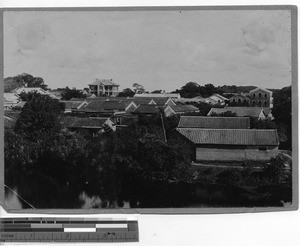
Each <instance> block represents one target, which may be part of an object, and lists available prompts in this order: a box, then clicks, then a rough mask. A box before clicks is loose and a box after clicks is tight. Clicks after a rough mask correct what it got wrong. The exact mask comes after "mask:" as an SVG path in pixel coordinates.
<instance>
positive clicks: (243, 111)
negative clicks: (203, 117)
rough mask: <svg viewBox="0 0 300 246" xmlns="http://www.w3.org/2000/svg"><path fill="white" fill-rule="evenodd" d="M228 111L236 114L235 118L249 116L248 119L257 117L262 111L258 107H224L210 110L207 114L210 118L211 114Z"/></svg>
mask: <svg viewBox="0 0 300 246" xmlns="http://www.w3.org/2000/svg"><path fill="white" fill-rule="evenodd" d="M227 111H230V112H232V113H236V115H237V116H241V117H243V116H250V117H259V114H260V113H261V111H262V108H259V107H225V108H212V109H211V110H210V111H209V113H208V114H207V115H208V116H210V115H211V114H212V113H216V114H221V113H225V112H227Z"/></svg>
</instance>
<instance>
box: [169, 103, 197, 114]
mask: <svg viewBox="0 0 300 246" xmlns="http://www.w3.org/2000/svg"><path fill="white" fill-rule="evenodd" d="M170 107H171V108H172V109H173V110H174V112H175V113H185V112H186V113H188V112H198V111H200V110H199V109H198V108H197V107H195V106H193V105H181V104H177V105H171V106H170Z"/></svg>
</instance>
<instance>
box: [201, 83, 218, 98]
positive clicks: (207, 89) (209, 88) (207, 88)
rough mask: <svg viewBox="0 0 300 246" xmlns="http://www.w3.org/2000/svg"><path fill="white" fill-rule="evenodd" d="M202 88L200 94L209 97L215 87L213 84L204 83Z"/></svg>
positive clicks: (214, 90)
mask: <svg viewBox="0 0 300 246" xmlns="http://www.w3.org/2000/svg"><path fill="white" fill-rule="evenodd" d="M203 89H204V93H202V94H203V96H205V97H209V96H211V95H212V94H214V93H216V88H215V87H214V85H213V84H206V85H204V88H203Z"/></svg>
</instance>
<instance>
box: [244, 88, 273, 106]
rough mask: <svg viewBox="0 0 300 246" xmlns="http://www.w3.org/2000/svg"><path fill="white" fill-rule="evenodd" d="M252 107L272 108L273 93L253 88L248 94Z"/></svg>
mask: <svg viewBox="0 0 300 246" xmlns="http://www.w3.org/2000/svg"><path fill="white" fill-rule="evenodd" d="M249 98H250V105H251V106H252V107H269V108H273V92H272V91H270V90H267V89H263V88H255V89H253V90H251V91H250V93H249Z"/></svg>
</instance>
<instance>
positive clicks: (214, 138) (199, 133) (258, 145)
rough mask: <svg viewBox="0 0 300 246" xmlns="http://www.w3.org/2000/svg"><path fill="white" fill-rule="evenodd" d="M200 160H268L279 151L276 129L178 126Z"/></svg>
mask: <svg viewBox="0 0 300 246" xmlns="http://www.w3.org/2000/svg"><path fill="white" fill-rule="evenodd" d="M176 132H177V134H176V135H177V136H178V137H179V138H180V139H181V140H185V141H186V142H188V143H189V144H190V145H191V146H192V148H193V149H194V153H195V156H194V159H195V161H197V162H201V161H209V162H211V161H212V162H214V161H217V162H234V161H237V162H244V161H249V160H251V161H269V160H270V159H271V158H272V157H275V156H276V155H277V154H278V145H279V138H278V134H277V130H265V129H205V128H177V129H176Z"/></svg>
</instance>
